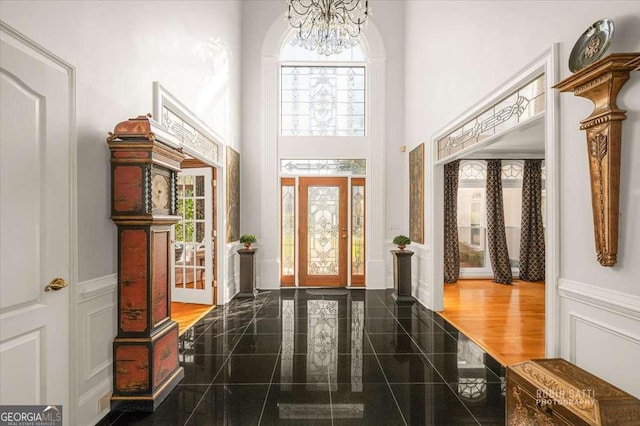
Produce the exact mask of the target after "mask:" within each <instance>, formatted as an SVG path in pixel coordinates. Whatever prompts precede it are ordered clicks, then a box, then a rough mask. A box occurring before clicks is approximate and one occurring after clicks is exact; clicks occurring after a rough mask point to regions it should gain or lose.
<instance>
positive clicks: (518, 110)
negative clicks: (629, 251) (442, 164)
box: [438, 74, 545, 159]
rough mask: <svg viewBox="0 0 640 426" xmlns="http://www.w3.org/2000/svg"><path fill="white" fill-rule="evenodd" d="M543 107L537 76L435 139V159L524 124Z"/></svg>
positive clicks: (541, 79) (541, 84) (541, 82)
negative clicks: (436, 140)
mask: <svg viewBox="0 0 640 426" xmlns="http://www.w3.org/2000/svg"><path fill="white" fill-rule="evenodd" d="M544 110H545V76H544V74H542V75H540V76H538V77H536V78H535V79H534V80H533V81H530V82H529V83H527V84H525V85H524V86H522V87H521V88H519V89H518V90H516V91H515V92H513V93H511V94H510V95H509V96H507V97H506V98H504V99H502V100H501V101H500V102H498V103H496V104H495V105H493V106H492V107H490V108H488V109H487V110H486V111H484V112H482V113H481V114H479V115H477V116H475V117H474V118H472V119H471V120H469V121H467V122H466V123H465V124H463V125H462V126H460V127H458V128H457V129H455V130H453V131H452V132H450V133H449V134H448V135H446V136H444V137H443V138H441V139H440V140H438V159H443V158H446V157H448V156H450V155H452V154H455V153H456V152H458V151H462V150H463V149H465V148H467V147H469V146H471V145H474V144H476V143H478V142H480V141H482V140H484V139H486V138H488V137H490V136H494V135H498V134H500V133H502V132H504V131H506V130H508V129H510V128H512V127H514V126H516V125H517V124H520V123H524V122H525V121H528V120H530V119H532V118H534V117H536V116H537V115H538V114H539V113H541V112H544Z"/></svg>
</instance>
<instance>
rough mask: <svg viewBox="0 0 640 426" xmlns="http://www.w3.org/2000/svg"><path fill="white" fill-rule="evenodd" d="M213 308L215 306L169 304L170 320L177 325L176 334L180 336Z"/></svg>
mask: <svg viewBox="0 0 640 426" xmlns="http://www.w3.org/2000/svg"><path fill="white" fill-rule="evenodd" d="M213 308H215V305H197V304H195V303H178V302H171V319H172V320H174V321H176V322H177V323H178V327H179V328H178V334H179V335H180V336H182V333H184V332H185V331H186V330H187V329H188V328H189V327H191V326H192V325H193V324H195V323H196V322H198V320H199V319H200V318H202V317H203V316H205V315H206V314H208V313H209V311H210V310H212V309H213Z"/></svg>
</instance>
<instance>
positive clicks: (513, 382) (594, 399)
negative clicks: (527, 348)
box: [506, 358, 640, 426]
mask: <svg viewBox="0 0 640 426" xmlns="http://www.w3.org/2000/svg"><path fill="white" fill-rule="evenodd" d="M506 392H507V407H506V409H507V413H506V417H507V425H526V426H532V425H572V426H573V425H630V426H631V425H640V400H638V399H636V398H634V397H633V396H632V395H629V394H628V393H626V392H624V391H622V390H620V389H618V388H616V387H615V386H613V385H611V384H609V383H607V382H605V381H604V380H602V379H599V378H598V377H596V376H594V375H592V374H590V373H588V372H586V371H584V370H583V369H581V368H579V367H577V366H575V365H573V364H571V363H570V362H568V361H565V360H563V359H559V358H551V359H535V360H531V361H525V362H522V363H519V364H514V365H511V366H509V367H507V389H506Z"/></svg>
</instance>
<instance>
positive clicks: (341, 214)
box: [299, 177, 349, 286]
mask: <svg viewBox="0 0 640 426" xmlns="http://www.w3.org/2000/svg"><path fill="white" fill-rule="evenodd" d="M299 187H300V274H299V284H300V285H301V286H346V285H347V263H348V261H347V254H348V250H347V242H348V241H349V239H348V238H349V237H348V226H349V222H348V216H347V212H348V205H347V202H348V201H347V193H348V181H347V178H346V177H330V178H310V177H309V178H308V177H301V178H300V186H299Z"/></svg>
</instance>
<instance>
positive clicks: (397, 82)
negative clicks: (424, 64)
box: [241, 1, 408, 287]
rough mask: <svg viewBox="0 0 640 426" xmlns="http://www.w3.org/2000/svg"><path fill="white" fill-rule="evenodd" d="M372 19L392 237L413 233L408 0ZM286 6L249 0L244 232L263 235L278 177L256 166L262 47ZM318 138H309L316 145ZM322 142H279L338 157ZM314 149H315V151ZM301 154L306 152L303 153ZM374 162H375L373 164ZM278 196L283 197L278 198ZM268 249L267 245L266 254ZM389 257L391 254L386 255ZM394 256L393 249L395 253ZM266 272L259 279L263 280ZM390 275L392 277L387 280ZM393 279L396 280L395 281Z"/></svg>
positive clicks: (350, 151)
mask: <svg viewBox="0 0 640 426" xmlns="http://www.w3.org/2000/svg"><path fill="white" fill-rule="evenodd" d="M372 7H373V15H372V21H373V22H374V23H375V26H376V27H377V29H378V30H379V31H380V33H381V35H382V38H383V40H384V47H385V50H386V63H385V66H386V76H385V80H384V82H385V83H384V84H385V88H384V95H385V96H386V102H385V110H386V113H385V125H386V127H385V133H384V135H383V137H382V139H383V143H384V151H383V152H384V154H385V158H384V164H385V169H386V170H385V175H386V176H385V181H384V185H385V192H384V197H385V205H384V207H382V206H380V208H384V209H385V216H386V218H385V219H386V223H385V224H384V229H385V235H384V237H386V239H390V238H392V237H393V236H394V235H396V234H398V233H400V232H402V233H405V234H406V233H408V229H407V224H408V218H407V213H406V212H407V205H408V190H407V184H406V183H407V179H408V178H407V177H406V176H405V170H406V163H407V158H408V153H402V152H400V146H401V145H402V144H403V143H404V138H403V133H404V129H403V127H404V126H403V114H404V111H403V109H404V101H403V96H404V69H403V68H404V29H403V28H404V4H403V3H401V2H396V1H376V2H375V4H372ZM284 12H285V7H284V5H283V4H282V3H280V2H265V1H243V15H242V17H243V32H242V38H243V40H242V52H243V77H242V87H243V102H242V104H243V118H244V120H243V127H242V133H243V148H244V154H243V156H242V157H241V169H242V175H241V176H242V188H243V192H242V199H241V205H242V206H243V207H242V209H241V228H242V229H241V232H242V233H244V232H253V233H256V234H257V235H258V237H259V238H260V237H261V234H264V233H265V230H262V229H261V227H262V226H263V224H262V222H261V218H262V212H261V190H262V180H263V179H265V178H269V179H274V180H276V179H277V176H263V175H261V174H260V173H257V172H256V171H259V170H261V166H262V163H261V159H262V155H263V152H264V149H263V146H262V145H261V143H262V141H263V139H264V138H263V136H264V135H263V133H264V132H263V129H264V125H263V123H262V121H261V119H262V117H263V110H262V108H263V107H262V104H261V95H262V93H263V90H264V82H263V81H262V78H263V68H262V53H263V44H264V40H265V37H266V35H267V34H268V32H269V30H270V28H271V26H272V24H274V22H275V21H276V20H283V19H284ZM312 143H313V142H309V145H311V144H312ZM315 143H316V145H317V146H316V148H315V149H309V146H307V147H306V148H307V149H306V150H298V149H292V147H291V146H290V144H286V143H282V141H281V144H280V146H279V150H280V151H279V154H283V152H282V150H283V149H285V148H286V149H289V151H287V152H288V153H289V155H293V154H291V153H293V152H306V153H307V154H308V155H310V156H312V157H316V158H317V157H322V156H323V155H324V156H326V157H328V158H332V157H335V150H332V149H331V146H330V145H327V144H318V143H317V140H316V141H315ZM347 145H349V144H348V143H346V142H345V149H344V150H341V151H340V152H341V153H342V155H355V154H354V149H355V150H356V151H357V150H358V149H360V151H361V152H360V154H361V155H356V156H355V157H354V158H365V157H367V151H366V145H365V146H364V147H362V146H361V147H360V148H358V147H357V146H358V144H351V145H349V146H348V147H347ZM309 153H311V154H309ZM300 156H301V157H302V156H303V155H300ZM370 165H371V163H370V164H369V166H370ZM274 202H277V200H274ZM264 253H266V251H263V254H264ZM385 257H386V256H385ZM389 257H390V255H389ZM260 278H261V277H258V280H259V282H260ZM387 281H389V280H387ZM389 283H391V282H390V281H389ZM262 285H263V286H264V287H271V286H273V285H275V286H278V285H279V283H262Z"/></svg>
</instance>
